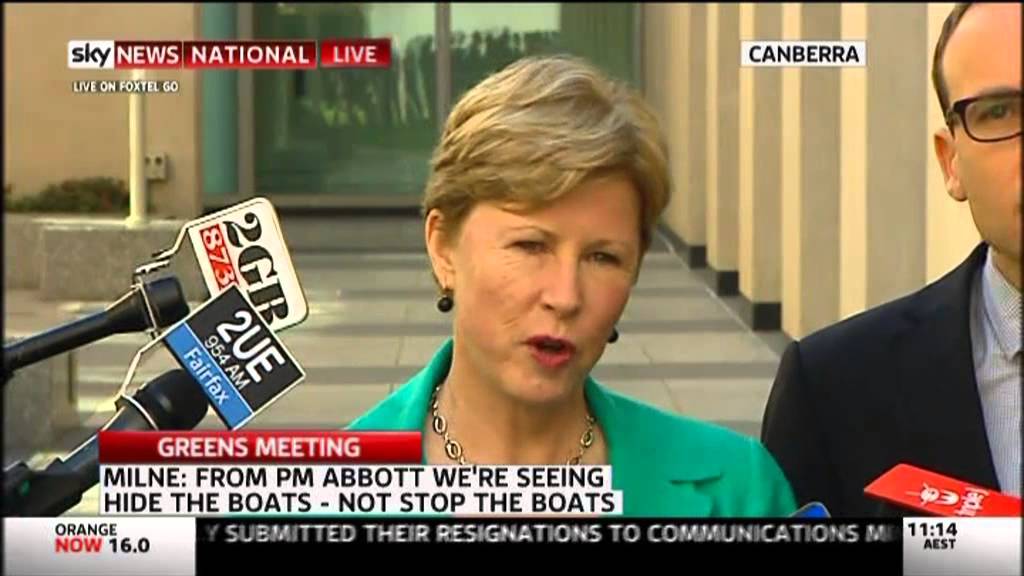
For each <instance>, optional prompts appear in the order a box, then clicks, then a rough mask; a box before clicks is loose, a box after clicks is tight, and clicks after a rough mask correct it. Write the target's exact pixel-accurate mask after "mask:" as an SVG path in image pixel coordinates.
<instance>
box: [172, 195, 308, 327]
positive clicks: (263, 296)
mask: <svg viewBox="0 0 1024 576" xmlns="http://www.w3.org/2000/svg"><path fill="white" fill-rule="evenodd" d="M185 228H186V229H187V230H188V237H189V240H190V241H191V242H192V249H193V251H194V252H195V255H196V260H197V261H198V262H199V269H200V271H201V272H202V274H203V281H204V282H205V283H206V288H207V289H208V290H209V291H210V295H211V296H216V295H217V294H220V293H221V292H222V291H224V290H226V289H227V288H228V287H229V286H232V285H238V286H240V287H241V288H242V290H244V291H245V293H246V295H247V296H248V298H249V300H251V301H252V304H253V306H255V308H256V310H257V311H258V312H259V314H260V316H261V317H262V319H263V321H264V322H266V323H267V324H268V325H269V326H270V329H271V330H273V331H275V332H279V331H281V330H284V329H285V328H289V327H291V326H295V325H296V324H299V323H300V322H302V321H303V320H305V319H306V316H307V315H308V314H309V306H308V305H307V303H306V296H305V294H304V293H303V291H302V286H301V284H299V277H298V275H297V274H296V272H295V268H294V266H292V260H291V256H289V253H288V247H287V245H286V244H285V241H284V234H282V232H281V224H280V222H279V221H278V219H277V212H276V211H275V210H274V206H273V204H271V203H270V201H269V200H267V199H266V198H254V199H252V200H249V201H247V202H243V203H241V204H237V205H234V206H231V207H229V208H226V209H224V210H221V211H219V212H215V213H213V214H210V215H208V216H204V217H203V218H199V219H197V220H192V221H191V222H188V223H187V224H185Z"/></svg>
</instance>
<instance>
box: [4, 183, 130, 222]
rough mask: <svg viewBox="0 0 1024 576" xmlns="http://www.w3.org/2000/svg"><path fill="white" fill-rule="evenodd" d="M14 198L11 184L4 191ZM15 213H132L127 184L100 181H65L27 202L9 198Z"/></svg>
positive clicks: (22, 199) (8, 204)
mask: <svg viewBox="0 0 1024 576" xmlns="http://www.w3.org/2000/svg"><path fill="white" fill-rule="evenodd" d="M4 193H5V195H6V196H10V184H8V185H7V187H6V188H5V190H4ZM6 209H7V210H8V211H11V212H85V213H120V214H127V213H128V188H127V187H126V186H125V183H124V181H123V180H116V179H114V178H106V177H97V178H81V179H72V180H64V181H63V182H60V183H57V184H51V185H49V186H47V187H46V188H45V189H43V191H42V192H40V193H39V194H36V195H34V196H28V197H25V198H16V199H12V198H9V197H8V198H7V206H6Z"/></svg>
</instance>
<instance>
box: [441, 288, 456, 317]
mask: <svg viewBox="0 0 1024 576" xmlns="http://www.w3.org/2000/svg"><path fill="white" fill-rule="evenodd" d="M453 306H455V301H454V300H452V296H451V292H449V291H448V290H445V291H444V292H443V293H441V297H440V298H438V299H437V309H438V310H440V311H441V312H444V313H445V314H447V313H448V312H451V310H452V307H453Z"/></svg>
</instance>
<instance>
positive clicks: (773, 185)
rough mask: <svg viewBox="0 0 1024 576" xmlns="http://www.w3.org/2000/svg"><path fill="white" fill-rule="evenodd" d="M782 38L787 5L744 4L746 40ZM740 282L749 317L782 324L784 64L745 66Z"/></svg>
mask: <svg viewBox="0 0 1024 576" xmlns="http://www.w3.org/2000/svg"><path fill="white" fill-rule="evenodd" d="M781 37H782V7H781V6H780V5H773V4H760V5H757V4H753V3H744V4H741V5H740V39H741V40H755V39H756V40H777V39H780V38H781ZM739 86H740V89H739V110H740V114H739V122H740V123H739V158H740V162H739V282H740V286H739V288H740V296H741V297H742V302H743V306H742V313H743V315H744V316H745V318H744V320H745V321H746V322H747V324H748V325H749V326H751V327H752V328H753V329H755V330H778V329H779V328H780V327H781V299H782V284H781V273H780V265H781V261H782V237H781V220H782V204H781V192H780V187H781V183H782V156H781V150H780V144H781V142H782V134H781V113H782V100H781V98H782V76H781V72H780V69H779V68H771V67H762V68H756V67H745V68H741V69H740V85H739Z"/></svg>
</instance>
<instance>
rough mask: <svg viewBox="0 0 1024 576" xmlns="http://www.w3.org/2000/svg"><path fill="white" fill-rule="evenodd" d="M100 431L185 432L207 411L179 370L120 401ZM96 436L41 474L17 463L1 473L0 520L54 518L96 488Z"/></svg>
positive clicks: (198, 393) (200, 393)
mask: <svg viewBox="0 0 1024 576" xmlns="http://www.w3.org/2000/svg"><path fill="white" fill-rule="evenodd" d="M118 404H119V406H118V408H119V409H118V411H117V414H115V415H114V417H113V418H111V419H110V420H109V421H108V422H107V423H106V424H105V425H104V426H103V427H102V428H101V429H100V430H101V431H103V430H191V429H192V428H195V427H196V426H197V425H198V424H199V422H200V421H202V419H203V417H204V416H205V415H206V412H207V410H208V408H209V404H208V403H207V400H206V395H205V394H204V393H203V391H202V390H201V389H200V387H199V386H197V385H196V382H194V381H193V380H192V378H191V377H190V376H189V375H188V374H187V373H186V372H185V371H184V370H171V371H169V372H165V373H164V374H162V375H160V376H158V377H156V378H154V379H153V380H151V381H149V382H148V383H146V384H144V385H143V386H142V387H141V388H140V389H139V390H138V391H137V392H136V393H135V395H134V396H132V397H130V398H129V397H125V396H122V397H121V399H120V400H119V402H118ZM99 474H100V472H99V442H98V435H97V434H94V435H92V436H91V437H90V438H89V439H88V440H86V441H85V442H83V443H82V444H81V445H80V446H79V447H78V448H77V449H76V450H75V451H74V452H72V453H71V454H70V455H69V456H67V457H66V458H63V459H61V458H57V459H55V460H54V461H53V462H51V463H50V465H49V466H47V467H46V468H45V469H44V470H42V471H35V470H32V469H30V468H29V467H28V466H27V465H26V464H25V463H24V462H19V463H17V464H14V465H12V466H10V467H8V468H7V469H6V470H5V471H4V516H57V515H59V514H61V513H63V512H65V511H66V510H68V509H70V508H72V507H74V506H75V505H77V504H78V502H79V501H81V499H82V494H83V493H84V492H85V491H87V490H89V489H90V488H92V487H93V486H94V485H95V484H96V483H98V482H99V477H100V476H99Z"/></svg>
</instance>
